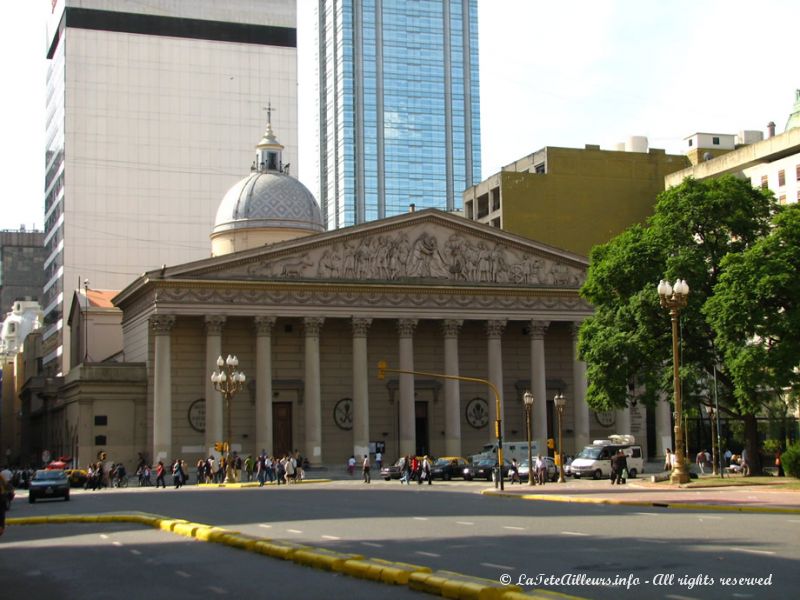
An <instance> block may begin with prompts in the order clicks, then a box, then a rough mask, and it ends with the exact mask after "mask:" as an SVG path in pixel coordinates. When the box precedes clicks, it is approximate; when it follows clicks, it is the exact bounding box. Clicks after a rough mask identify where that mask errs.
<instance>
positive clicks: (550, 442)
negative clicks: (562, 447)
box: [547, 438, 556, 450]
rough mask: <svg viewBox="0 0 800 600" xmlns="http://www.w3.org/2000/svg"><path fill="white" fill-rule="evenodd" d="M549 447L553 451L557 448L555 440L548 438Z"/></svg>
mask: <svg viewBox="0 0 800 600" xmlns="http://www.w3.org/2000/svg"><path fill="white" fill-rule="evenodd" d="M547 447H548V448H550V450H552V449H553V448H555V447H556V441H555V440H554V439H553V438H547Z"/></svg>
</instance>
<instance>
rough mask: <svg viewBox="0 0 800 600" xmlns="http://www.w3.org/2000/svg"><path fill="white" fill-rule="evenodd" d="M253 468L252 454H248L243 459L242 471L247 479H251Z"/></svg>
mask: <svg viewBox="0 0 800 600" xmlns="http://www.w3.org/2000/svg"><path fill="white" fill-rule="evenodd" d="M254 468H255V462H254V461H253V455H252V454H248V455H247V458H246V459H245V460H244V471H245V473H246V475H247V481H253V469H254Z"/></svg>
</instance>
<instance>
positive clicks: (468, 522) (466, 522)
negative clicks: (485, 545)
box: [456, 521, 475, 525]
mask: <svg viewBox="0 0 800 600" xmlns="http://www.w3.org/2000/svg"><path fill="white" fill-rule="evenodd" d="M456 523H457V524H458V525H475V523H473V522H472V521H456Z"/></svg>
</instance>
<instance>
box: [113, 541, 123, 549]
mask: <svg viewBox="0 0 800 600" xmlns="http://www.w3.org/2000/svg"><path fill="white" fill-rule="evenodd" d="M111 545H112V546H116V547H117V548H120V547H122V542H111Z"/></svg>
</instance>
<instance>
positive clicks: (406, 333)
mask: <svg viewBox="0 0 800 600" xmlns="http://www.w3.org/2000/svg"><path fill="white" fill-rule="evenodd" d="M416 326H417V320H416V319H399V320H398V321H397V332H398V335H399V337H400V342H399V343H400V370H401V371H413V370H414V328H415V327H416ZM399 402H400V407H399V408H400V411H399V413H400V414H399V417H398V419H399V423H398V429H399V434H400V436H399V437H400V454H401V455H403V456H405V455H414V454H416V453H417V431H416V421H415V412H414V376H413V375H408V374H406V373H400V400H399Z"/></svg>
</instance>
